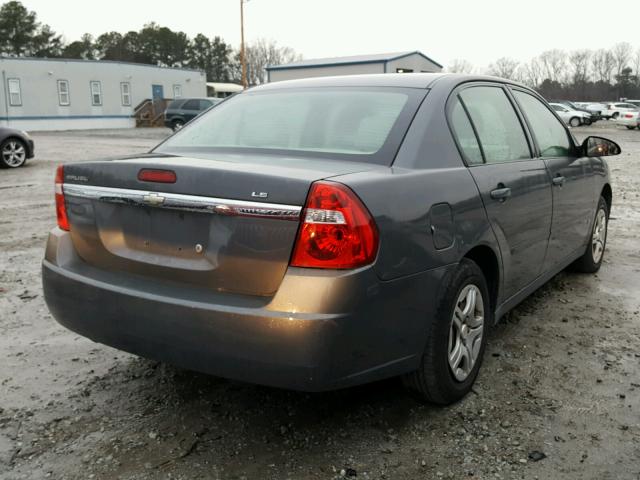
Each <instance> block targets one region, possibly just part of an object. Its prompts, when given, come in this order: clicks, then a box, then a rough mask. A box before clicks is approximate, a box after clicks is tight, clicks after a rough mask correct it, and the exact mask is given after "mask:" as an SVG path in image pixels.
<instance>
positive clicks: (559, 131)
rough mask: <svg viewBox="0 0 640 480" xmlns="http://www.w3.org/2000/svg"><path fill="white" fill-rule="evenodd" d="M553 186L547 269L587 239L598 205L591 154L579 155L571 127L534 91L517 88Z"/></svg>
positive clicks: (567, 255) (581, 246)
mask: <svg viewBox="0 0 640 480" xmlns="http://www.w3.org/2000/svg"><path fill="white" fill-rule="evenodd" d="M513 94H514V97H515V98H516V100H517V101H518V103H519V105H520V107H521V109H522V111H523V113H524V114H525V117H526V118H527V122H528V123H529V126H530V128H531V131H532V133H533V135H534V137H535V140H536V144H537V149H538V152H537V155H538V157H539V158H540V159H542V160H543V161H544V163H545V165H546V167H547V170H548V171H549V177H550V179H551V182H552V185H553V188H552V190H553V222H552V226H551V236H550V239H549V247H548V251H547V257H546V260H545V270H551V269H556V268H557V267H558V266H559V265H561V264H563V263H564V262H565V261H566V260H567V259H569V258H570V257H571V256H572V255H574V256H575V254H576V252H577V251H579V250H580V249H582V248H583V247H584V245H585V242H586V241H587V236H588V234H589V231H590V228H591V223H592V222H593V218H594V215H595V208H596V204H595V202H594V201H593V198H594V196H593V188H594V183H593V182H594V178H593V175H592V168H591V162H590V160H589V158H588V157H582V158H581V157H579V156H578V152H577V149H576V147H575V143H574V140H573V138H572V137H571V135H570V134H569V131H568V130H567V128H566V127H565V126H564V125H563V124H562V123H561V122H560V121H559V120H558V119H557V118H556V116H555V115H553V114H552V113H551V111H550V110H549V109H548V108H547V106H546V105H545V104H544V103H543V102H541V101H540V100H539V99H538V98H536V97H535V96H533V95H532V94H530V93H528V92H525V91H522V90H514V91H513Z"/></svg>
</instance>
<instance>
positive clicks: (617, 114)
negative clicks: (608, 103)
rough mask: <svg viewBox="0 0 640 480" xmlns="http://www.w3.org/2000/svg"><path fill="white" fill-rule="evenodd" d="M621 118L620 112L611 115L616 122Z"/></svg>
mask: <svg viewBox="0 0 640 480" xmlns="http://www.w3.org/2000/svg"><path fill="white" fill-rule="evenodd" d="M619 116H620V113H619V112H616V113H614V114H613V115H611V118H613V119H614V120H616V119H617V118H618V117H619Z"/></svg>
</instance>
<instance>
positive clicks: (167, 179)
mask: <svg viewBox="0 0 640 480" xmlns="http://www.w3.org/2000/svg"><path fill="white" fill-rule="evenodd" d="M138 180H140V181H142V182H156V183H176V172H174V171H173V170H154V169H150V168H143V169H142V170H140V171H139V172H138Z"/></svg>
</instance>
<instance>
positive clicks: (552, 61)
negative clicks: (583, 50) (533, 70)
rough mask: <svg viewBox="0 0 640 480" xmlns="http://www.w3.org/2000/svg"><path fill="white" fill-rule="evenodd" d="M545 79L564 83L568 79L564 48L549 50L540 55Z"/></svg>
mask: <svg viewBox="0 0 640 480" xmlns="http://www.w3.org/2000/svg"><path fill="white" fill-rule="evenodd" d="M539 60H540V65H541V66H542V73H543V75H544V78H545V79H549V80H551V81H553V82H558V83H562V82H563V81H566V80H567V78H566V77H567V62H566V53H565V52H563V51H562V50H557V49H555V50H547V51H546V52H542V53H541V54H540V57H539Z"/></svg>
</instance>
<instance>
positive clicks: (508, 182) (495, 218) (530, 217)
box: [451, 83, 552, 299]
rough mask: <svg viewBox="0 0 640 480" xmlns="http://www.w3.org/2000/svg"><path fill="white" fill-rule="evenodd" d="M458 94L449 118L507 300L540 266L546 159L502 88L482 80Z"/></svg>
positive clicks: (547, 218) (547, 215)
mask: <svg viewBox="0 0 640 480" xmlns="http://www.w3.org/2000/svg"><path fill="white" fill-rule="evenodd" d="M457 93H458V95H457V98H456V99H455V100H454V102H455V103H454V106H453V110H452V111H451V120H452V124H453V127H454V130H455V132H456V136H458V142H459V144H460V145H461V147H462V150H463V151H464V152H465V156H467V164H468V165H469V167H470V168H469V170H470V172H471V174H472V175H473V178H474V179H475V182H476V184H477V186H478V189H479V191H480V194H481V196H482V200H483V202H484V205H485V209H486V212H487V216H488V218H489V221H490V223H491V226H492V228H493V231H494V233H495V235H496V238H497V240H498V243H499V246H500V252H501V254H502V259H503V279H504V282H503V292H504V299H506V298H509V297H511V296H512V295H514V294H516V293H517V292H518V291H520V290H521V289H523V288H524V287H526V286H527V285H528V284H529V283H531V282H532V281H533V280H534V279H535V278H536V277H537V276H538V275H540V273H541V271H542V265H543V263H544V257H545V252H546V249H547V242H548V239H549V232H550V229H551V211H552V205H551V183H550V180H549V176H548V173H547V170H546V167H545V164H544V162H543V161H542V160H540V159H535V158H532V152H531V148H530V140H529V139H528V137H527V134H526V133H525V129H524V128H523V125H522V122H521V119H520V118H519V116H518V114H517V112H516V110H515V108H514V105H513V104H512V101H511V100H510V98H509V96H508V94H507V92H506V90H505V88H504V87H502V86H501V85H498V84H484V83H483V84H476V85H471V86H467V87H464V88H463V89H461V90H459V91H458V92H457ZM465 122H470V126H471V131H473V132H474V133H475V135H474V137H475V138H473V137H472V138H467V139H466V140H464V141H461V140H460V136H461V135H460V134H459V132H460V131H463V130H466V131H467V132H469V127H468V126H467V127H466V129H465V128H464V126H463V124H464V123H465ZM458 125H459V126H458ZM467 137H469V135H467ZM464 144H466V147H465V146H464Z"/></svg>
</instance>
